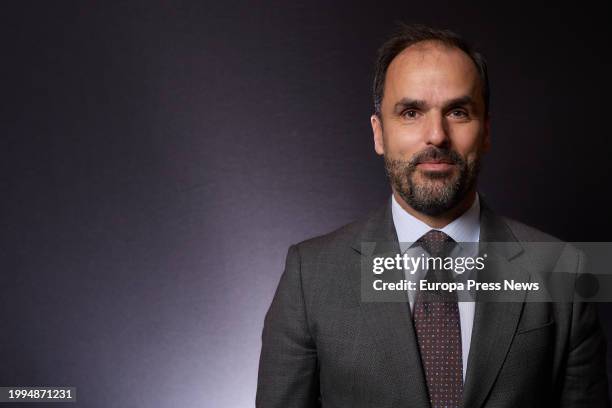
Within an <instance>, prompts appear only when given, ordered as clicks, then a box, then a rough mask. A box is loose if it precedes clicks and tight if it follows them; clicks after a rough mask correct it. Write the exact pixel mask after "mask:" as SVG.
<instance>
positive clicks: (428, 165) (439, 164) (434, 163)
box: [417, 159, 455, 171]
mask: <svg viewBox="0 0 612 408" xmlns="http://www.w3.org/2000/svg"><path fill="white" fill-rule="evenodd" d="M454 166H455V163H453V162H451V161H450V160H444V159H442V160H440V159H436V160H425V161H422V162H420V163H419V164H417V167H418V168H419V169H421V170H425V171H449V170H451V169H452V168H453V167H454Z"/></svg>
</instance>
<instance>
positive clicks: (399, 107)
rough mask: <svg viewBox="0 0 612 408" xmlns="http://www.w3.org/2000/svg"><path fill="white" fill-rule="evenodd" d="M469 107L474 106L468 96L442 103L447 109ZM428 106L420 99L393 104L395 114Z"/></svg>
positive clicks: (472, 100)
mask: <svg viewBox="0 0 612 408" xmlns="http://www.w3.org/2000/svg"><path fill="white" fill-rule="evenodd" d="M466 105H471V106H475V105H476V103H475V102H474V98H472V97H471V96H469V95H465V96H460V97H458V98H454V99H450V100H448V101H446V102H444V108H445V109H449V108H453V107H456V106H466ZM427 106H428V104H427V102H425V101H423V100H420V99H412V98H402V99H400V100H399V101H398V102H397V103H396V104H395V109H394V111H395V112H398V113H400V112H402V111H404V110H406V109H419V110H424V109H426V108H427Z"/></svg>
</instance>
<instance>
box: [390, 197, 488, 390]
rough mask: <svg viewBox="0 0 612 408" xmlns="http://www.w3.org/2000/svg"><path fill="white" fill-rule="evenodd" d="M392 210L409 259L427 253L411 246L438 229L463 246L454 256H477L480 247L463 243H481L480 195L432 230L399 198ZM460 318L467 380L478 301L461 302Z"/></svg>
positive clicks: (417, 275)
mask: <svg viewBox="0 0 612 408" xmlns="http://www.w3.org/2000/svg"><path fill="white" fill-rule="evenodd" d="M391 210H392V215H393V223H394V224H395V231H396V232H397V238H398V240H399V243H400V249H401V251H402V253H407V254H408V256H419V255H421V254H422V253H423V249H422V248H420V247H412V248H410V246H411V245H412V244H413V243H414V242H416V241H417V240H418V239H419V238H421V237H422V236H423V235H424V234H425V233H427V232H428V231H430V230H432V229H437V230H439V231H442V232H444V233H445V234H447V235H448V236H450V237H451V238H452V239H454V240H455V242H458V243H459V245H457V247H456V248H455V250H454V251H453V253H452V255H453V256H466V257H467V256H470V257H475V256H477V251H478V249H477V245H469V246H467V245H466V246H461V243H462V242H478V241H479V240H480V200H479V198H478V194H476V199H475V200H474V203H473V204H472V206H471V207H470V208H469V209H468V210H467V211H466V212H464V213H463V214H462V215H461V216H460V217H458V218H456V219H455V220H454V221H452V222H451V223H450V224H448V225H446V226H445V227H444V228H441V229H439V228H432V227H430V226H429V225H427V224H425V223H424V222H423V221H421V220H419V219H418V218H416V217H414V216H413V215H411V214H410V213H408V212H407V211H406V210H404V209H403V208H402V207H401V206H400V205H399V203H398V202H397V201H396V200H395V196H393V197H392V200H391ZM426 272H427V271H426V270H420V271H417V272H416V273H414V274H408V273H406V279H407V280H411V281H418V280H419V279H421V278H423V277H424V276H425V273H426ZM408 298H409V301H410V310H411V311H412V309H413V305H414V292H413V291H408ZM458 306H459V318H460V320H461V348H462V350H461V358H462V360H463V361H462V362H463V381H465V374H466V371H467V362H468V356H469V354H470V341H471V339H472V327H473V325H474V310H475V303H474V302H458Z"/></svg>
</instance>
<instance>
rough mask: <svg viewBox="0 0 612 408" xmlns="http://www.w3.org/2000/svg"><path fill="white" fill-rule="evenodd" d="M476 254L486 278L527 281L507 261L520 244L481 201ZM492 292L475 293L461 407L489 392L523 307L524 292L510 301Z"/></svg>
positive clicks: (477, 401)
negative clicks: (483, 262) (484, 258)
mask: <svg viewBox="0 0 612 408" xmlns="http://www.w3.org/2000/svg"><path fill="white" fill-rule="evenodd" d="M480 225H481V227H480V228H481V232H480V242H481V244H480V253H481V254H485V253H486V254H487V261H486V269H485V270H486V274H487V280H489V279H491V278H493V280H495V281H503V279H516V280H519V281H523V282H527V281H528V280H529V273H528V272H526V271H524V270H522V269H520V268H517V267H515V266H514V265H513V264H512V263H510V260H511V259H512V258H514V257H516V256H518V255H519V254H520V253H521V252H522V247H521V245H520V244H519V243H518V242H517V240H516V238H515V237H514V235H513V234H512V232H511V231H510V229H509V228H508V226H507V225H506V223H504V222H503V220H502V219H501V218H500V217H498V216H496V215H495V214H494V213H493V212H492V211H491V210H490V209H489V208H488V207H487V206H486V204H485V203H484V202H483V201H482V200H481V220H480ZM495 296H496V295H495V292H493V294H492V295H487V294H486V292H478V294H477V298H476V299H477V303H476V311H475V315H474V326H473V331H472V340H471V343H470V354H469V358H468V366H467V367H468V368H467V374H466V379H465V384H464V392H463V406H464V407H470V408H472V407H480V406H481V405H482V404H483V402H484V400H485V399H486V397H487V395H488V394H489V392H490V390H491V388H492V387H493V384H494V382H495V379H496V378H497V375H498V373H499V371H500V369H501V367H502V364H503V362H504V360H505V358H506V355H507V353H508V350H509V348H510V343H511V342H512V339H513V337H514V333H515V331H516V328H517V325H518V321H519V318H520V315H521V310H522V308H523V304H524V303H523V300H524V297H525V292H522V293H521V292H519V293H517V294H516V297H514V298H513V299H512V301H511V302H506V303H502V302H500V301H499V300H497V301H496V300H495V299H494V297H495Z"/></svg>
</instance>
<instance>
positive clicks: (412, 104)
mask: <svg viewBox="0 0 612 408" xmlns="http://www.w3.org/2000/svg"><path fill="white" fill-rule="evenodd" d="M425 107H427V102H425V101H422V100H419V99H412V98H402V99H400V100H399V101H398V102H397V103H396V104H395V109H393V110H394V111H395V112H402V111H403V110H406V109H425Z"/></svg>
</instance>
